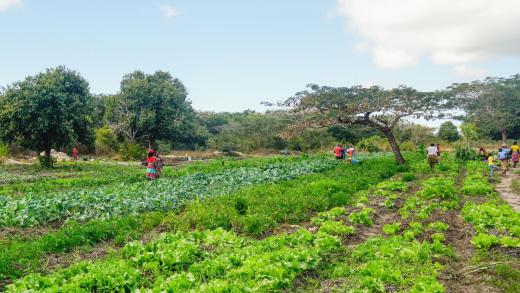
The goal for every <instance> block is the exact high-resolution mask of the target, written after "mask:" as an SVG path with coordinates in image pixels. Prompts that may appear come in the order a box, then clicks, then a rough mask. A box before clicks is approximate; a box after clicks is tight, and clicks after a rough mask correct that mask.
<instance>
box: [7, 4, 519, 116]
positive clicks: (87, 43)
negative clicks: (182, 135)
mask: <svg viewBox="0 0 520 293" xmlns="http://www.w3.org/2000/svg"><path fill="white" fill-rule="evenodd" d="M519 27H520V1H517V0H495V1H491V0H457V1H448V0H283V1H281V0H248V1H244V0H165V1H155V0H151V1H150V0H148V1H145V0H126V1H123V0H110V1H106V0H76V1H70V0H68V1H67V0H46V1H42V0H39V1H38V0H0V46H1V49H0V86H5V85H7V84H10V83H12V82H14V81H16V80H20V79H23V78H24V77H25V76H27V75H32V74H35V73H37V72H39V71H42V70H44V69H45V68H48V67H54V66H57V65H66V66H68V67H69V68H72V69H75V70H77V71H79V72H80V73H81V74H82V75H83V76H84V77H85V78H86V79H87V80H88V81H89V82H90V86H91V89H92V91H93V92H95V93H115V92H117V90H118V88H119V82H120V81H121V78H122V76H123V75H124V74H125V73H128V72H131V71H133V70H135V69H140V70H144V71H146V72H150V73H151V72H153V71H155V70H157V69H161V70H167V71H170V72H171V73H172V74H173V75H175V76H177V77H179V78H180V79H181V80H182V81H183V82H184V83H185V85H186V86H187V87H188V89H189V91H190V99H191V100H192V101H193V105H194V107H195V108H196V109H199V110H214V111H241V110H245V109H248V108H250V109H256V110H262V109H263V107H262V106H261V105H260V102H261V101H265V100H271V101H273V100H280V99H283V98H286V97H288V96H290V95H292V94H293V93H295V92H297V91H299V90H302V89H303V88H304V87H305V85H306V84H308V83H319V84H323V85H332V86H340V85H346V86H350V85H355V84H362V85H372V84H379V85H382V86H384V87H393V86H396V85H399V84H406V85H410V86H413V87H416V88H418V89H422V90H432V89H441V88H443V87H445V86H447V85H449V84H451V83H452V82H461V81H470V80H474V79H478V78H482V77H485V76H488V75H493V76H509V75H512V74H515V73H520V34H519V33H518V32H517V30H518V28H519Z"/></svg>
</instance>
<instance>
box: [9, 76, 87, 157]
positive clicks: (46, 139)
mask: <svg viewBox="0 0 520 293" xmlns="http://www.w3.org/2000/svg"><path fill="white" fill-rule="evenodd" d="M93 115H95V114H94V106H93V100H92V96H91V95H90V93H89V85H88V83H87V81H86V80H85V79H83V78H82V77H81V76H80V75H79V74H78V73H77V72H75V71H73V70H70V69H67V68H65V67H62V66H60V67H57V68H52V69H47V70H46V71H45V72H43V73H39V74H37V75H36V76H29V77H27V78H26V79H25V80H23V81H18V82H15V83H14V84H12V85H9V86H7V88H6V89H5V90H4V92H3V93H2V94H1V98H0V125H2V127H0V140H2V141H7V142H13V141H17V142H19V143H20V144H21V145H22V146H24V147H26V148H29V149H32V150H35V151H38V152H39V151H44V152H45V156H46V158H47V162H50V153H51V149H53V148H54V149H59V148H63V147H66V146H70V145H71V144H75V143H83V144H88V145H91V144H92V143H93V141H94V134H93V129H92V125H93V120H94V117H93Z"/></svg>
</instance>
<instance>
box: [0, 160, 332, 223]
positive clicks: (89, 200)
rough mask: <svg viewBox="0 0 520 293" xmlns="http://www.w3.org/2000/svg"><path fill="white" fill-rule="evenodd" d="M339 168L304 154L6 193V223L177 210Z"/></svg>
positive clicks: (2, 204)
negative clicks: (172, 175) (83, 187)
mask: <svg viewBox="0 0 520 293" xmlns="http://www.w3.org/2000/svg"><path fill="white" fill-rule="evenodd" d="M334 166H336V163H335V162H334V160H333V159H332V158H323V157H314V158H312V159H310V158H305V157H301V158H300V159H299V160H298V161H295V162H286V163H282V162H280V163H273V164H269V165H266V166H263V167H262V168H237V169H233V170H231V169H228V170H223V171H221V172H217V173H213V174H202V173H199V174H194V175H190V176H186V177H180V178H177V179H168V178H162V179H161V180H158V181H156V182H140V183H132V184H125V183H122V184H121V185H118V186H106V187H103V188H99V189H94V190H88V191H87V192H82V191H69V192H63V193H58V194H55V195H54V196H52V197H49V196H47V194H45V193H40V194H27V195H25V196H24V197H23V198H16V199H9V200H8V199H4V198H3V197H2V196H0V226H36V225H41V224H46V223H52V222H55V221H60V220H72V219H74V220H79V221H85V220H89V219H96V218H101V219H108V218H111V217H115V216H119V215H131V214H137V213H140V212H145V211H154V210H173V209H177V208H180V207H181V206H183V205H184V204H186V203H187V202H190V201H192V200H194V199H206V198H210V197H214V196H217V195H222V194H230V193H233V192H235V191H236V190H238V189H239V188H243V187H246V186H248V185H256V184H261V183H269V182H277V181H284V180H290V179H294V178H296V177H299V176H302V175H306V174H311V173H317V172H323V171H325V170H328V169H331V168H332V167H334Z"/></svg>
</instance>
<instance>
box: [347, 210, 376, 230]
mask: <svg viewBox="0 0 520 293" xmlns="http://www.w3.org/2000/svg"><path fill="white" fill-rule="evenodd" d="M374 212H375V211H374V209H372V208H367V207H365V208H362V209H361V210H360V211H358V212H353V213H351V214H350V215H349V216H348V219H349V221H350V222H351V223H353V224H361V225H366V226H372V224H373V221H372V215H373V214H374Z"/></svg>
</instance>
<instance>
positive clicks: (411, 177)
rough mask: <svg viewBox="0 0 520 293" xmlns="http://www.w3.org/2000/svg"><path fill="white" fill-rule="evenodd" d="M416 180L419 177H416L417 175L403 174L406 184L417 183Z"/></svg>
mask: <svg viewBox="0 0 520 293" xmlns="http://www.w3.org/2000/svg"><path fill="white" fill-rule="evenodd" d="M416 179H417V176H415V174H413V173H405V174H403V181H405V182H411V181H415V180H416Z"/></svg>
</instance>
